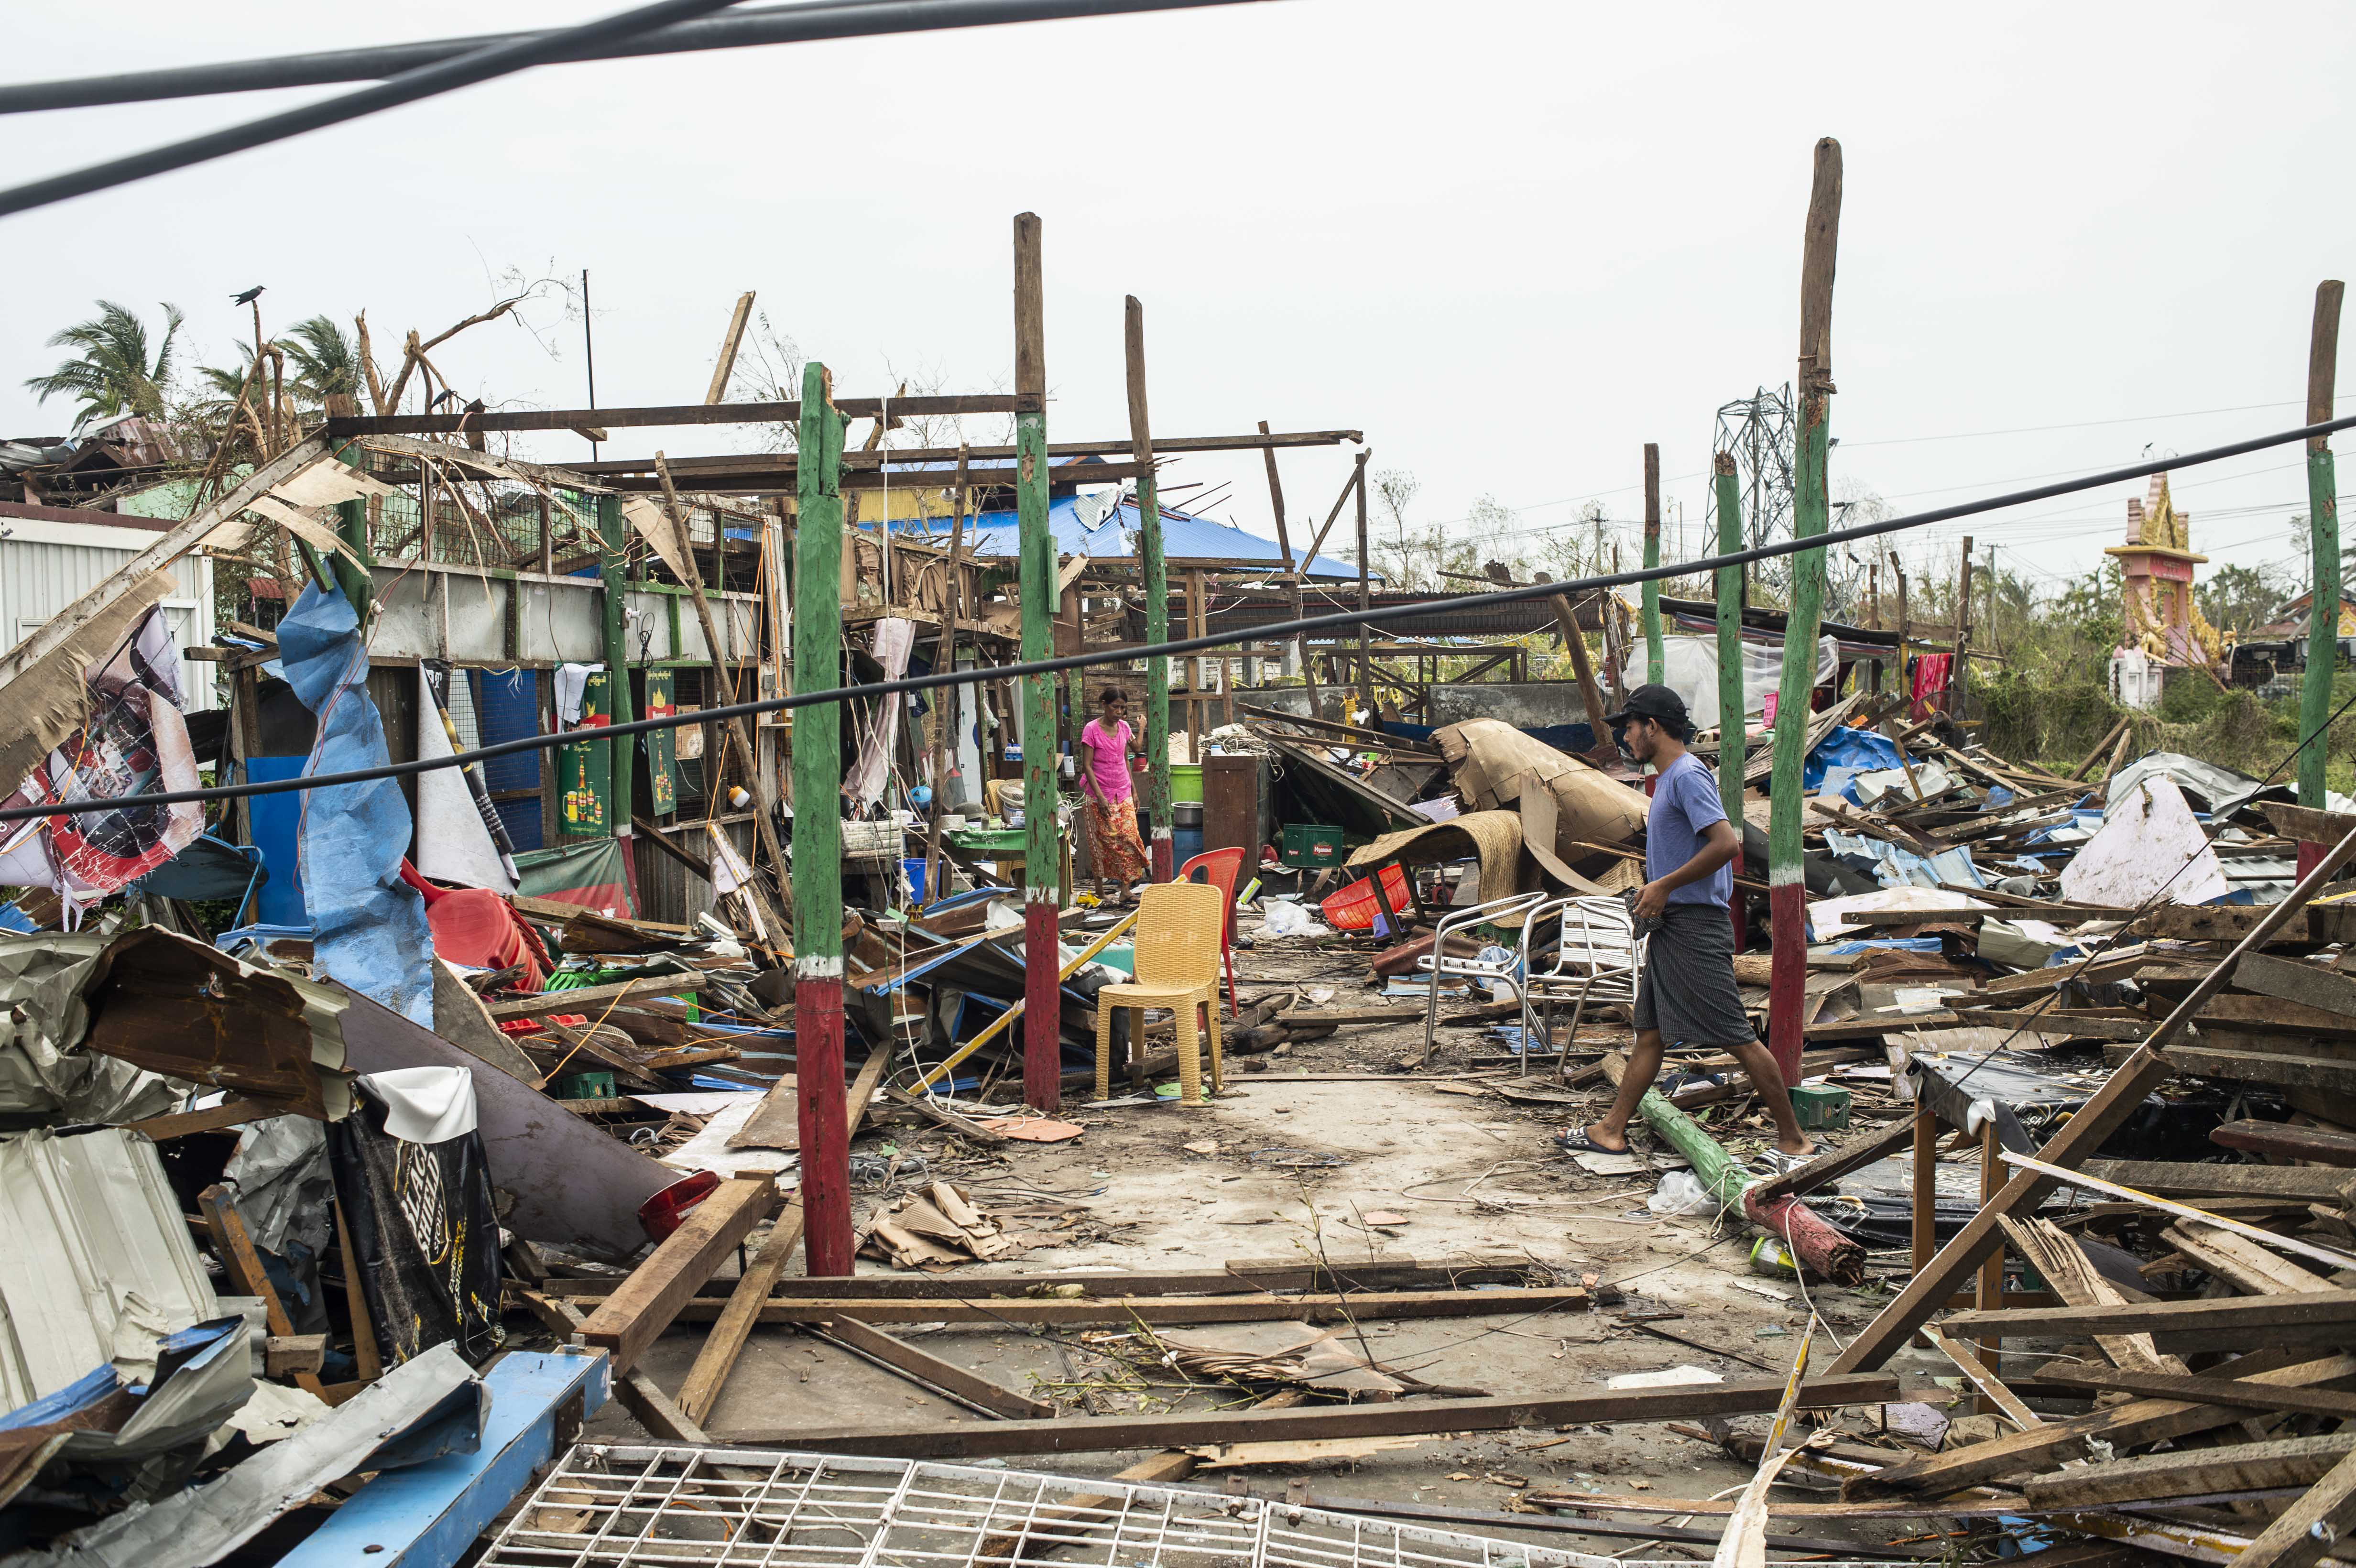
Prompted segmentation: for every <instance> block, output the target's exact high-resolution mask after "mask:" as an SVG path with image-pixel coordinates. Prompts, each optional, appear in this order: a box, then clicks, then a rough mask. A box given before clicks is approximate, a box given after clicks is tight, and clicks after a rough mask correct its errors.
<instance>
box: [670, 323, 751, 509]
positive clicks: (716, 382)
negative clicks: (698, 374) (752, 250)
mask: <svg viewBox="0 0 2356 1568" xmlns="http://www.w3.org/2000/svg"><path fill="white" fill-rule="evenodd" d="M752 315H753V291H752V290H751V289H746V290H745V291H744V293H742V294H740V295H738V296H737V300H736V310H735V313H734V315H731V316H730V317H729V318H728V335H727V336H725V337H723V338H722V339H721V340H720V357H719V359H718V361H717V362H715V363H714V364H713V365H712V386H711V388H710V389H708V390H707V391H705V393H704V394H703V400H704V401H705V402H707V403H716V402H719V401H721V400H723V399H724V398H726V397H727V396H728V379H729V378H730V377H731V376H734V374H735V373H736V350H737V349H738V347H741V346H742V345H743V344H744V324H745V323H746V322H747V321H749V320H751V319H752ZM682 542H684V541H682Z"/></svg>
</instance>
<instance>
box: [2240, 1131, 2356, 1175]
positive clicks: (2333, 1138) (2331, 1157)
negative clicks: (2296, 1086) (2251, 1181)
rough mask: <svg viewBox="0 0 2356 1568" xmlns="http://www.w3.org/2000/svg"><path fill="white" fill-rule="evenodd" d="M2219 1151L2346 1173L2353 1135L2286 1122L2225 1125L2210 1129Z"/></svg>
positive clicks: (2355, 1156)
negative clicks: (2240, 1151) (2301, 1162)
mask: <svg viewBox="0 0 2356 1568" xmlns="http://www.w3.org/2000/svg"><path fill="white" fill-rule="evenodd" d="M2209 1141H2210V1142H2211V1143H2212V1144H2215V1145H2217V1146H2218V1147H2221V1148H2237V1149H2246V1150H2248V1151H2249V1152H2250V1153H2252V1154H2262V1155H2271V1156H2273V1157H2276V1158H2277V1159H2308V1160H2313V1161H2315V1162H2316V1163H2317V1164H2319V1165H2331V1166H2338V1167H2340V1168H2343V1169H2345V1168H2349V1167H2351V1166H2356V1133H2343V1132H2336V1131H2334V1130H2332V1129H2331V1128H2329V1127H2303V1126H2297V1125H2294V1124H2292V1123H2289V1122H2256V1121H2239V1122H2226V1123H2224V1124H2222V1125H2219V1126H2214V1127H2211V1128H2210V1129H2209Z"/></svg>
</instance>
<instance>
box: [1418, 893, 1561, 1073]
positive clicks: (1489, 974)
mask: <svg viewBox="0 0 2356 1568" xmlns="http://www.w3.org/2000/svg"><path fill="white" fill-rule="evenodd" d="M1547 901H1548V899H1547V895H1546V894H1545V893H1515V894H1513V895H1511V896H1510V897H1507V898H1502V899H1491V900H1490V901H1488V902H1487V903H1478V904H1469V905H1467V906H1466V907H1464V908H1463V909H1460V910H1454V911H1451V912H1449V913H1447V914H1444V915H1442V916H1440V924H1439V926H1438V927H1437V928H1436V929H1435V930H1434V931H1433V932H1432V935H1431V951H1430V953H1429V954H1428V955H1425V956H1423V957H1421V958H1419V959H1417V960H1416V961H1415V966H1416V968H1417V969H1419V970H1420V971H1422V972H1423V973H1424V974H1426V975H1429V976H1430V977H1431V978H1430V988H1429V990H1428V991H1427V993H1426V994H1425V997H1424V1003H1423V1053H1424V1055H1426V1056H1427V1057H1428V1056H1430V1054H1431V1042H1432V1037H1433V1036H1434V1035H1435V1034H1437V1033H1438V1032H1439V1029H1440V982H1441V981H1443V980H1450V979H1465V980H1474V981H1481V980H1505V981H1508V982H1512V983H1513V985H1514V992H1515V996H1519V995H1521V991H1522V987H1521V984H1520V971H1521V968H1522V965H1523V958H1524V952H1523V948H1524V944H1525V943H1526V941H1527V940H1528V933H1529V927H1528V925H1527V924H1526V923H1525V924H1524V925H1523V927H1522V932H1521V934H1520V935H1519V936H1517V937H1516V938H1515V943H1514V950H1513V952H1512V953H1511V954H1509V955H1507V956H1506V957H1505V959H1504V960H1502V961H1498V960H1484V959H1482V958H1478V957H1472V956H1467V955H1462V954H1451V953H1450V952H1449V951H1448V939H1449V938H1450V937H1451V936H1453V935H1456V934H1458V933H1462V932H1465V931H1468V930H1470V929H1472V927H1473V926H1476V925H1493V924H1499V923H1504V922H1505V921H1509V920H1513V919H1515V918H1516V917H1517V916H1526V915H1528V914H1529V913H1530V912H1532V911H1534V910H1536V909H1537V907H1538V906H1539V905H1541V904H1544V903H1546V902H1547ZM1526 1006H1527V1004H1525V1009H1526Z"/></svg>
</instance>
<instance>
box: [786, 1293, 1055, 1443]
mask: <svg viewBox="0 0 2356 1568" xmlns="http://www.w3.org/2000/svg"><path fill="white" fill-rule="evenodd" d="M808 1328H809V1331H810V1332H812V1333H814V1334H816V1335H817V1336H818V1337H819V1338H820V1339H827V1340H830V1341H832V1342H833V1343H835V1344H837V1345H840V1346H841V1347H842V1348H843V1349H846V1350H850V1351H852V1352H854V1353H855V1354H857V1355H860V1356H863V1357H865V1358H866V1359H867V1360H872V1361H876V1362H880V1363H881V1364H883V1366H886V1367H888V1368H890V1369H891V1370H892V1371H895V1372H901V1373H905V1375H907V1376H908V1377H911V1378H914V1379H915V1380H916V1381H917V1382H918V1383H920V1384H923V1385H924V1386H926V1387H927V1388H930V1389H933V1390H935V1391H937V1392H942V1393H946V1394H948V1395H949V1396H950V1397H952V1398H953V1399H956V1400H958V1402H959V1403H964V1404H969V1405H977V1406H979V1407H980V1408H981V1409H982V1410H984V1411H986V1412H988V1413H991V1414H992V1415H1000V1416H1005V1417H1007V1418H1009V1419H1011V1420H1018V1421H1048V1420H1053V1419H1054V1418H1055V1416H1056V1415H1057V1414H1058V1412H1057V1410H1056V1409H1055V1405H1054V1404H1053V1403H1050V1402H1048V1401H1046V1400H1044V1399H1033V1398H1032V1397H1031V1396H1030V1395H1029V1394H1024V1393H1017V1392H1015V1391H1014V1390H1012V1389H1011V1388H1008V1387H1006V1386H1005V1385H1004V1384H1002V1383H994V1382H992V1381H990V1380H989V1379H988V1378H985V1377H983V1376H981V1375H980V1373H978V1372H970V1371H967V1370H966V1369H965V1368H963V1367H960V1366H958V1364H957V1363H956V1362H955V1361H946V1360H942V1359H941V1358H940V1357H938V1356H936V1355H934V1354H933V1353H932V1352H931V1351H929V1350H926V1349H921V1348H920V1347H918V1346H916V1345H912V1344H910V1343H908V1341H907V1340H905V1339H897V1338H895V1337H894V1336H893V1335H890V1334H886V1333H885V1332H883V1329H881V1328H876V1327H874V1326H873V1324H869V1323H862V1322H861V1321H860V1320H859V1319H858V1318H856V1317H848V1316H845V1317H833V1318H830V1319H828V1320H827V1321H826V1322H824V1323H820V1324H811V1325H808Z"/></svg>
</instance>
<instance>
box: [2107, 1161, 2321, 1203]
mask: <svg viewBox="0 0 2356 1568" xmlns="http://www.w3.org/2000/svg"><path fill="white" fill-rule="evenodd" d="M2080 1168H2081V1169H2082V1170H2083V1171H2084V1172H2085V1173H2086V1174H2087V1175H2088V1176H2092V1177H2096V1178H2099V1179H2102V1180H2104V1181H2110V1182H2115V1183H2117V1184H2118V1185H2119V1186H2121V1187H2132V1188H2134V1189H2136V1190H2137V1191H2138V1192H2157V1193H2158V1194H2160V1195H2161V1196H2162V1197H2168V1198H2208V1197H2215V1198H2303V1199H2306V1200H2308V1201H2309V1202H2314V1203H2343V1202H2345V1201H2347V1200H2348V1197H2349V1192H2348V1189H2349V1186H2350V1184H2351V1182H2356V1177H2351V1176H2350V1175H2349V1174H2348V1173H2347V1172H2346V1171H2344V1170H2329V1169H2319V1168H2315V1167H2313V1166H2297V1165H2210V1164H2205V1163H2201V1162H2198V1161H2193V1160H2160V1159H2090V1160H2088V1161H2087V1162H2086V1163H2085V1164H2084V1165H2083V1166H2082V1167H2080Z"/></svg>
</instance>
